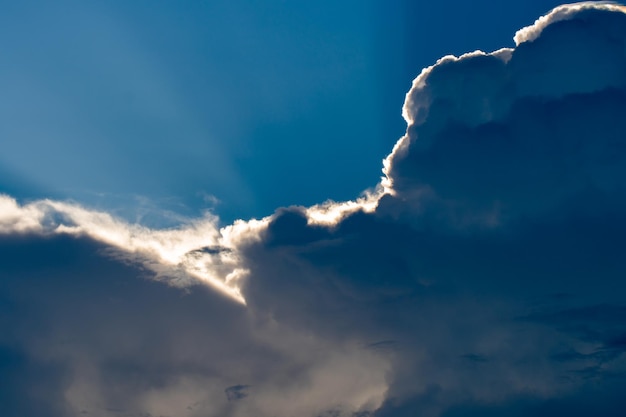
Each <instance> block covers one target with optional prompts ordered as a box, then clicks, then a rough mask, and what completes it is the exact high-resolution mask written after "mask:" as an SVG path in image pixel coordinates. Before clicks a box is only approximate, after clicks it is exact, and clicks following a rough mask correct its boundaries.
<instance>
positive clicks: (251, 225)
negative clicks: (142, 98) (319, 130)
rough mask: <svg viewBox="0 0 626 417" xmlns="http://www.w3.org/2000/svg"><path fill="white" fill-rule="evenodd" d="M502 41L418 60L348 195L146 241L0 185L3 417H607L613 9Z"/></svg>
mask: <svg viewBox="0 0 626 417" xmlns="http://www.w3.org/2000/svg"><path fill="white" fill-rule="evenodd" d="M515 42H516V46H515V48H506V49H501V50H498V51H495V52H492V53H484V52H480V51H477V52H472V53H469V54H466V55H463V56H461V57H453V56H447V57H444V58H442V59H440V60H439V61H438V62H437V63H436V64H435V65H433V66H431V67H429V68H426V69H424V70H423V71H422V73H421V74H420V75H419V76H418V77H417V78H416V79H415V81H414V82H413V86H412V88H411V90H410V91H409V92H408V93H407V96H406V101H405V104H404V108H403V114H404V117H405V119H406V122H407V131H406V135H405V136H403V137H402V138H400V139H399V141H398V142H397V144H396V146H395V147H394V149H393V150H392V152H391V154H390V155H389V156H387V158H385V160H384V163H383V174H384V176H383V178H382V179H381V182H380V184H378V185H376V186H374V187H373V188H372V189H371V190H368V191H367V192H365V193H364V194H363V196H361V197H360V198H358V199H356V200H354V201H349V202H332V201H328V202H326V203H322V204H320V205H317V206H313V207H299V206H294V207H287V208H280V209H278V210H277V211H276V212H275V213H274V214H273V215H272V216H269V217H267V218H264V219H260V220H251V221H238V222H236V223H234V224H232V225H229V226H225V227H220V226H219V222H218V219H217V218H215V217H213V216H211V215H207V216H206V217H205V218H203V219H199V220H193V221H189V222H187V223H186V224H183V225H181V226H180V227H179V228H176V229H168V230H152V229H149V228H147V227H143V226H139V225H131V224H128V223H126V222H124V221H121V220H119V219H115V218H114V217H112V216H110V215H108V214H106V213H101V212H96V211H93V210H89V209H87V208H84V207H81V206H79V205H77V204H70V203H63V202H56V201H50V200H42V201H35V202H30V203H25V204H20V203H18V202H17V201H16V200H14V199H12V198H10V197H8V196H3V197H0V236H1V239H0V260H1V262H0V277H1V278H2V279H0V305H1V306H2V309H1V310H0V324H1V325H2V329H3V331H2V332H1V334H0V372H2V373H3V374H4V375H6V376H8V378H2V379H0V403H3V404H6V406H5V409H7V410H8V413H9V414H8V415H16V416H17V415H19V416H26V417H27V416H47V415H49V416H75V415H81V414H84V415H95V416H123V415H126V416H146V415H151V416H190V417H194V416H234V417H235V416H258V417H265V416H267V417H270V416H272V417H289V416H295V415H297V416H309V417H322V416H324V417H327V416H328V417H330V416H334V417H340V416H341V417H343V416H351V417H354V416H359V417H363V416H376V417H399V416H415V415H420V416H427V417H428V416H433V417H435V416H448V417H451V416H466V417H469V416H476V415H481V416H485V415H518V416H530V415H533V416H550V415H573V416H576V415H588V414H590V413H592V412H593V413H601V414H602V415H607V416H612V415H615V416H617V415H619V413H620V410H623V407H624V405H625V404H624V400H623V399H622V398H621V396H620V393H621V392H623V390H624V388H625V386H626V359H625V358H626V356H625V355H624V352H625V351H626V343H625V340H626V339H625V335H626V320H625V319H626V302H625V300H624V294H626V282H625V281H624V277H625V276H626V274H625V272H626V257H624V251H625V250H626V121H625V119H624V116H623V115H624V114H626V13H625V12H624V8H623V6H619V5H616V4H611V3H579V4H573V5H565V6H561V7H558V8H556V9H554V10H553V11H551V12H550V13H548V14H547V15H546V16H543V17H542V18H540V19H538V20H537V21H536V22H535V23H534V24H533V25H531V26H529V27H527V28H524V29H521V30H520V31H518V32H517V34H516V35H515ZM346 163H348V162H346ZM152 278H156V280H157V281H161V282H160V283H155V282H153V281H154V280H153V279H152ZM163 284H169V285H163ZM201 284H206V285H201ZM6 381H10V382H8V383H7V382H6Z"/></svg>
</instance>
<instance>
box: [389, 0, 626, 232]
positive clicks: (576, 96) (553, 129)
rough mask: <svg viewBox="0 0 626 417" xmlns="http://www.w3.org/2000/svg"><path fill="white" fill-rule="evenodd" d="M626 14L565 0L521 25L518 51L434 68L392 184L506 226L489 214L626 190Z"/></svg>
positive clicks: (425, 74)
mask: <svg viewBox="0 0 626 417" xmlns="http://www.w3.org/2000/svg"><path fill="white" fill-rule="evenodd" d="M623 11H624V9H623V7H622V6H617V5H612V4H593V3H582V4H575V5H566V6H561V7H559V8H557V9H555V10H554V11H552V12H551V13H549V14H548V15H546V16H544V17H543V18H541V19H539V20H538V21H537V22H536V23H535V24H534V25H533V26H530V27H528V28H525V29H522V30H521V31H519V32H518V33H517V35H516V37H515V39H516V42H517V43H518V45H517V47H516V48H514V49H503V50H499V51H496V52H493V53H489V54H487V53H483V52H480V51H477V52H474V53H470V54H466V55H463V56H461V57H459V58H456V57H452V56H448V57H444V58H442V59H440V60H439V61H438V62H437V63H436V64H435V65H433V66H432V67H429V68H427V69H425V70H424V71H422V73H421V74H420V76H419V77H417V78H416V79H415V81H414V82H413V87H412V89H411V90H410V91H409V93H408V94H407V97H406V101H405V104H404V109H403V113H404V116H405V119H406V120H407V123H408V128H407V134H406V135H405V136H404V137H403V138H401V139H400V141H399V142H398V144H397V145H396V147H395V148H394V150H393V152H392V153H391V154H390V155H389V156H388V157H387V159H386V160H385V169H384V172H385V174H386V178H385V179H384V181H383V184H384V185H385V186H386V187H387V188H388V189H390V190H391V191H392V192H393V193H394V194H395V195H396V196H397V197H398V198H400V199H402V200H414V199H415V198H416V197H415V196H416V195H419V196H420V197H419V198H418V199H421V200H420V201H422V202H423V201H424V195H425V194H426V195H428V196H430V198H431V199H434V200H436V201H439V202H441V203H442V204H444V205H447V206H450V205H451V204H453V205H454V206H455V209H454V210H455V211H457V212H458V211H459V210H461V211H474V212H476V213H478V212H483V213H484V214H485V215H483V216H480V215H476V216H475V217H476V218H483V219H484V218H489V219H491V220H490V221H491V222H492V223H494V224H495V223H498V222H497V221H495V220H494V218H493V215H492V216H487V215H486V213H495V212H497V213H498V216H499V217H500V220H503V219H505V218H507V216H514V215H519V214H521V213H532V212H537V211H542V210H545V209H548V208H550V207H553V206H554V205H555V204H558V202H559V201H562V200H563V199H565V198H574V196H575V195H576V194H577V193H581V192H583V191H584V190H589V189H590V188H594V189H598V190H601V191H603V192H611V191H615V190H616V189H621V188H623V187H624V186H625V185H626V183H625V182H624V179H626V151H625V150H626V136H625V135H624V132H625V131H626V122H625V121H624V118H623V116H622V115H623V114H626V14H625V13H623ZM446 202H447V203H449V204H447V203H446ZM409 205H410V204H409ZM410 206H411V205H410ZM496 220H497V219H496Z"/></svg>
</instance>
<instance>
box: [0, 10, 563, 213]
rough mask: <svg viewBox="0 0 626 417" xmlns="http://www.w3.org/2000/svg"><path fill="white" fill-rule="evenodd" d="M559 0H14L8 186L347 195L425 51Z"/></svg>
mask: <svg viewBox="0 0 626 417" xmlns="http://www.w3.org/2000/svg"><path fill="white" fill-rule="evenodd" d="M555 5H557V2H556V1H545V0H544V1H539V0H534V1H526V2H514V3H510V2H506V3H503V2H496V1H484V0H483V1H478V2H472V3H471V4H470V3H467V2H445V3H443V2H417V1H406V2H405V1H394V2H377V1H342V2H335V1H321V2H285V1H271V2H268V1H211V2H154V1H149V2H148V1H133V2H71V1H61V2H55V3H48V2H20V3H19V4H12V5H9V4H5V5H3V8H2V13H1V14H0V38H1V39H3V48H2V50H3V64H2V66H1V67H0V89H1V90H2V91H3V94H2V96H1V97H0V108H1V109H2V112H3V122H2V124H1V127H0V137H1V138H2V142H1V143H2V152H1V153H0V174H2V175H1V176H0V190H2V191H5V192H9V193H10V194H12V195H14V196H17V197H21V198H41V197H55V198H62V199H66V198H71V199H74V200H78V201H79V202H82V203H85V204H88V205H95V206H97V207H100V208H105V209H108V210H114V211H115V212H117V213H118V214H120V215H123V216H126V217H130V218H131V219H138V218H139V217H137V216H138V215H140V214H141V213H144V214H146V213H148V214H149V213H150V212H159V211H160V210H162V209H167V210H172V211H174V212H177V213H181V214H186V215H196V214H198V212H199V210H200V209H202V208H207V207H213V208H214V209H215V211H216V212H217V213H219V214H220V215H221V217H222V218H223V219H224V220H225V221H228V220H230V219H232V218H235V217H242V218H248V217H259V216H264V215H267V214H270V213H272V212H273V211H274V209H276V208H277V207H280V206H285V205H291V204H302V205H309V204H313V203H317V202H320V201H324V200H325V199H328V198H332V199H335V200H343V199H349V198H353V197H354V196H356V195H357V194H358V193H359V192H361V191H362V190H364V189H365V188H367V187H370V186H373V185H374V184H375V183H376V182H377V181H378V178H379V175H380V166H381V164H380V161H381V159H382V158H383V157H384V156H386V155H387V154H388V152H389V151H390V149H391V147H392V146H393V144H394V143H395V141H396V140H397V139H398V137H400V136H401V135H402V134H403V133H404V128H405V124H404V121H403V120H402V118H401V115H400V110H401V105H402V102H403V100H404V94H405V93H406V91H407V90H408V88H409V87H410V84H411V81H412V79H413V78H414V77H415V76H416V75H417V74H418V73H419V71H420V70H421V68H423V67H424V66H427V65H430V64H432V63H434V61H435V60H436V59H437V58H439V57H440V56H442V55H444V54H448V53H454V54H460V53H463V52H466V51H469V50H474V49H484V50H493V49H497V48H500V47H503V46H511V45H512V36H513V34H514V32H515V30H517V29H518V28H520V27H522V26H524V25H527V24H530V23H532V22H533V21H534V19H535V18H536V17H537V16H539V15H541V14H542V13H544V12H546V11H547V10H549V9H550V8H552V7H553V6H555ZM208 196H214V197H216V198H217V199H219V200H220V203H219V204H218V205H217V206H215V205H214V203H213V202H212V199H211V198H207V197H208ZM153 220H154V219H153ZM142 221H147V222H150V218H149V217H146V218H143V219H142Z"/></svg>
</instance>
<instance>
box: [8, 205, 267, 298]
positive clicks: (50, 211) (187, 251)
mask: <svg viewBox="0 0 626 417" xmlns="http://www.w3.org/2000/svg"><path fill="white" fill-rule="evenodd" d="M257 227H258V226H257ZM254 228H255V222H250V223H248V224H243V223H241V224H235V225H232V226H229V227H228V228H226V229H223V230H219V228H218V227H217V219H216V218H214V217H213V216H210V215H207V216H206V217H205V218H202V219H199V220H195V221H192V222H189V223H188V224H186V225H184V226H181V227H180V228H178V229H170V230H151V229H149V228H147V227H143V226H140V225H132V224H128V223H126V222H124V221H122V220H119V219H115V218H114V217H112V216H111V215H109V214H107V213H103V212H97V211H92V210H88V209H85V208H83V207H80V206H78V205H76V204H70V203H63V202H57V201H51V200H41V201H36V202H33V203H29V204H26V205H24V206H20V205H18V203H17V202H16V201H15V200H14V199H12V198H10V197H9V196H3V195H0V233H5V234H11V233H33V234H40V235H48V236H49V235H55V234H67V235H72V236H85V237H89V238H91V239H94V240H96V241H98V242H102V243H104V244H107V245H110V246H111V247H112V248H114V249H115V250H116V252H115V254H116V255H117V256H119V257H120V258H121V259H124V260H127V261H134V262H137V263H139V264H141V265H142V266H143V267H145V268H146V269H148V270H150V271H151V272H152V273H154V274H155V278H156V279H157V280H160V281H164V282H166V283H168V284H171V285H174V286H181V287H184V286H189V285H192V284H194V283H195V281H199V282H202V283H204V284H207V285H210V286H211V287H213V288H215V289H216V290H218V291H220V292H222V293H223V294H225V295H227V296H229V297H231V298H233V299H235V300H237V301H239V302H241V303H245V301H244V299H243V297H242V296H241V292H240V289H239V286H240V283H239V281H240V279H241V278H243V277H244V276H245V275H246V273H247V271H246V270H244V269H241V268H239V267H238V266H237V265H238V263H239V260H238V259H237V255H236V252H235V250H236V248H235V247H234V245H236V243H237V234H238V233H240V229H244V230H248V229H254Z"/></svg>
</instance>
